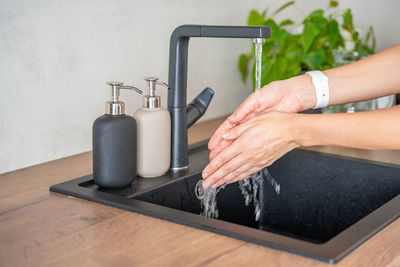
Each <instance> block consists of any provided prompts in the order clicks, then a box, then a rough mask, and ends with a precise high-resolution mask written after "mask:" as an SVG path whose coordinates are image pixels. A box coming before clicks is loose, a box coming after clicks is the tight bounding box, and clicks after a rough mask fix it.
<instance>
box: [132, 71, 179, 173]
mask: <svg viewBox="0 0 400 267" xmlns="http://www.w3.org/2000/svg"><path fill="white" fill-rule="evenodd" d="M144 80H145V81H147V89H148V95H145V96H144V97H143V107H142V108H140V109H138V110H137V111H136V112H135V114H134V117H135V119H136V124H137V152H138V154H137V173H138V175H139V176H141V177H157V176H160V175H163V174H164V173H166V172H167V171H168V169H169V167H170V163H171V116H170V114H169V112H168V110H166V109H164V108H162V107H161V98H160V97H159V96H157V95H156V85H163V86H165V87H166V88H168V85H167V84H166V83H164V82H160V81H158V78H156V77H146V78H144Z"/></svg>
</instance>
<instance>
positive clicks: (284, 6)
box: [272, 1, 294, 16]
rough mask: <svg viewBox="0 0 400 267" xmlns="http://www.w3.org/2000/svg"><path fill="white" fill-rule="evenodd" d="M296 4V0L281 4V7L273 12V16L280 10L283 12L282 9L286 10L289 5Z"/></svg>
mask: <svg viewBox="0 0 400 267" xmlns="http://www.w3.org/2000/svg"><path fill="white" fill-rule="evenodd" d="M293 4H294V1H289V2H287V3H286V4H284V5H283V6H281V7H280V8H278V9H277V10H275V12H274V13H272V16H275V15H276V14H278V13H279V12H281V11H282V10H284V9H285V8H287V7H288V6H291V5H293Z"/></svg>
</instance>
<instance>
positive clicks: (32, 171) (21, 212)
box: [0, 119, 400, 266]
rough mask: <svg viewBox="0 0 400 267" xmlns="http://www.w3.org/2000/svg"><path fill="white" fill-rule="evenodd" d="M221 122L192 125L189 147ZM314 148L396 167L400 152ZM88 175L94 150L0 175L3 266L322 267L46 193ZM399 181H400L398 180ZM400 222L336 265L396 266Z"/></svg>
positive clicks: (399, 263) (399, 255) (0, 256)
mask: <svg viewBox="0 0 400 267" xmlns="http://www.w3.org/2000/svg"><path fill="white" fill-rule="evenodd" d="M220 122H221V119H216V120H212V121H208V122H205V123H202V124H198V125H195V126H193V127H192V129H190V131H189V141H190V142H191V143H193V142H197V141H200V140H203V139H206V138H208V137H210V136H211V134H212V133H213V131H214V130H215V129H216V127H217V126H218V125H219V123H220ZM313 149H314V150H319V151H324V152H328V153H336V154H342V155H348V156H353V157H360V158H366V159H372V160H376V161H384V162H390V163H397V164H400V151H366V150H355V149H343V148H329V147H319V148H313ZM91 171H92V161H91V153H90V152H88V153H83V154H79V155H76V156H72V157H68V158H64V159H60V160H56V161H52V162H49V163H45V164H41V165H37V166H33V167H29V168H26V169H21V170H17V171H14V172H10V173H6V174H2V175H0V266H205V265H210V266H327V265H328V264H325V263H322V262H318V261H314V260H312V259H308V258H304V257H301V256H297V255H294V254H290V253H286V252H282V251H279V250H274V249H271V248H267V247H263V246H259V245H255V244H251V243H247V242H244V241H241V240H237V239H233V238H229V237H226V236H222V235H218V234H215V233H210V232H207V231H203V230H199V229H194V228H191V227H186V226H183V225H179V224H175V223H171V222H167V221H163V220H160V219H155V218H152V217H148V216H144V215H140V214H136V213H133V212H128V211H125V210H120V209H117V208H113V207H109V206H104V205H101V204H97V203H94V202H89V201H85V200H81V199H76V198H71V197H66V196H63V195H58V194H53V193H50V192H49V186H50V185H52V184H55V183H60V182H63V181H67V180H70V179H73V178H76V177H80V176H84V175H87V174H90V173H91ZM399 182H400V180H399ZM399 240H400V219H398V220H397V221H395V222H394V223H392V224H391V225H389V226H388V227H386V228H385V229H384V230H383V231H381V232H379V233H378V234H377V235H375V236H374V237H372V238H371V239H370V240H368V241H367V242H366V243H364V244H363V245H362V246H360V247H359V248H357V249H356V250H355V251H354V252H352V253H351V254H350V255H348V256H347V257H345V258H344V259H343V260H342V261H340V262H339V263H338V264H336V266H400V242H399Z"/></svg>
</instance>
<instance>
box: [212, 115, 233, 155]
mask: <svg viewBox="0 0 400 267" xmlns="http://www.w3.org/2000/svg"><path fill="white" fill-rule="evenodd" d="M234 126H235V125H234V124H232V123H231V122H230V121H229V120H228V119H226V120H225V121H224V122H223V123H222V124H221V125H220V126H219V127H218V129H217V130H216V131H215V133H214V134H213V136H212V137H211V138H210V141H209V142H208V149H209V150H213V149H215V148H216V147H217V146H218V144H219V143H220V142H221V140H222V137H221V133H223V132H226V131H227V130H229V129H231V128H232V127H234Z"/></svg>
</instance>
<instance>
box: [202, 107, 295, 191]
mask: <svg viewBox="0 0 400 267" xmlns="http://www.w3.org/2000/svg"><path fill="white" fill-rule="evenodd" d="M295 116H299V115H298V114H285V113H278V112H268V113H265V114H262V115H259V116H257V117H254V118H252V119H249V120H247V121H246V122H244V123H242V124H240V125H238V126H236V127H234V128H232V129H230V130H228V131H227V132H226V133H225V134H223V135H222V138H223V139H224V141H227V142H230V143H229V145H227V146H226V147H225V148H224V149H222V150H221V151H220V153H218V154H217V155H215V156H214V157H213V158H212V159H211V161H210V163H209V164H208V165H207V166H206V168H205V169H204V170H203V178H204V181H203V186H204V187H209V186H213V187H218V186H220V185H223V184H225V183H233V182H236V181H238V180H241V179H243V178H247V177H249V176H250V175H251V174H252V173H255V172H257V171H258V170H260V169H262V168H265V167H267V166H269V165H271V164H272V163H273V162H274V161H275V160H277V159H278V158H280V157H281V156H283V155H284V154H286V153H287V152H289V151H290V150H292V149H294V148H296V147H298V146H299V145H298V144H297V143H296V141H295V136H294V134H293V133H295V131H293V122H294V117H295Z"/></svg>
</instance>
